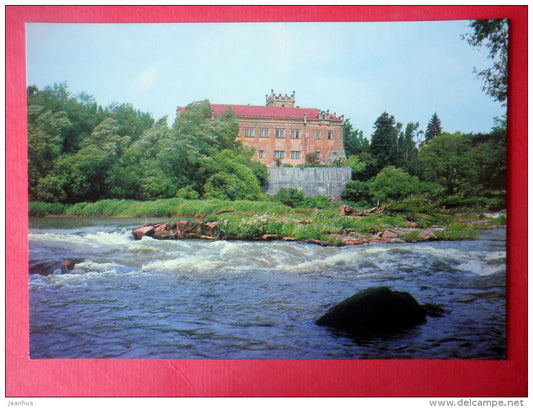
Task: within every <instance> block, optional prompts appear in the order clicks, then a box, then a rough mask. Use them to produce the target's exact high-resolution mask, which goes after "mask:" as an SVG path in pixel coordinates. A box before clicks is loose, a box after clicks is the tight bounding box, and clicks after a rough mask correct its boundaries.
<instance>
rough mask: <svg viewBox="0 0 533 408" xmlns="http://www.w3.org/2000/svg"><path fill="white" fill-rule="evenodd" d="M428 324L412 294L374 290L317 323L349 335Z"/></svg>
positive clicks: (349, 300) (337, 307)
mask: <svg viewBox="0 0 533 408" xmlns="http://www.w3.org/2000/svg"><path fill="white" fill-rule="evenodd" d="M425 321H426V310H425V308H424V307H423V306H421V305H420V304H419V303H418V302H417V301H416V300H415V298H413V296H411V294H409V293H407V292H400V291H393V290H391V289H390V288H388V287H384V286H380V287H372V288H368V289H365V290H363V291H361V292H358V293H356V294H355V295H353V296H351V297H349V298H347V299H345V300H343V301H342V302H341V303H339V304H337V305H335V306H333V307H332V308H331V309H329V310H328V311H327V312H326V313H325V314H324V315H323V316H322V317H320V319H318V320H317V321H316V324H318V325H319V326H327V327H331V328H335V329H341V330H344V331H347V332H349V333H350V334H355V335H361V334H369V333H390V332H394V331H398V330H402V329H407V328H411V327H414V326H416V325H418V324H421V323H424V322H425Z"/></svg>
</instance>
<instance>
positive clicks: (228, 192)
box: [202, 150, 261, 200]
mask: <svg viewBox="0 0 533 408" xmlns="http://www.w3.org/2000/svg"><path fill="white" fill-rule="evenodd" d="M250 161H251V159H250V157H249V156H247V155H246V152H245V151H243V150H239V151H232V150H223V151H221V152H218V153H216V154H215V155H213V156H212V157H206V158H204V159H203V160H202V172H203V173H204V177H205V178H206V179H207V180H206V182H205V185H204V191H205V193H204V196H205V197H206V198H220V199H229V200H255V199H257V197H258V195H259V193H260V192H261V186H260V183H259V180H258V179H257V177H256V176H255V174H254V172H253V171H252V169H251V168H250V166H249V164H250Z"/></svg>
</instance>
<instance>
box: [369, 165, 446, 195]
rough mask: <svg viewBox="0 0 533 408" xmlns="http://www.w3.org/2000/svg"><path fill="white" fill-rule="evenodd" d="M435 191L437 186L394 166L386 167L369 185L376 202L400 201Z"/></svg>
mask: <svg viewBox="0 0 533 408" xmlns="http://www.w3.org/2000/svg"><path fill="white" fill-rule="evenodd" d="M435 189H436V186H435V185H433V184H430V183H423V182H421V181H420V180H419V179H418V177H415V176H411V175H410V174H408V173H407V172H405V171H404V170H402V169H398V168H396V167H394V166H389V167H385V168H384V169H383V170H381V171H380V172H379V173H378V175H377V176H376V177H375V178H374V179H373V180H372V181H371V182H370V184H369V190H370V195H371V196H372V197H373V198H374V200H381V201H392V200H399V199H402V198H406V197H408V196H409V195H411V194H419V193H425V192H432V191H434V190H435Z"/></svg>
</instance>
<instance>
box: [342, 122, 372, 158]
mask: <svg viewBox="0 0 533 408" xmlns="http://www.w3.org/2000/svg"><path fill="white" fill-rule="evenodd" d="M343 131H344V151H345V153H346V156H347V157H348V156H351V155H355V154H359V153H362V152H368V151H369V150H370V141H369V140H368V139H367V138H366V137H364V136H363V131H362V130H359V129H354V128H353V126H352V124H351V122H350V120H349V119H347V120H345V121H344V123H343Z"/></svg>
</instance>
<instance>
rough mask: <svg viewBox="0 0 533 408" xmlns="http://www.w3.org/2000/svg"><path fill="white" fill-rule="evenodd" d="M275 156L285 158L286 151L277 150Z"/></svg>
mask: <svg viewBox="0 0 533 408" xmlns="http://www.w3.org/2000/svg"><path fill="white" fill-rule="evenodd" d="M274 155H275V156H274V157H275V158H276V159H284V158H285V152H284V151H283V150H276V151H275V153H274Z"/></svg>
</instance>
